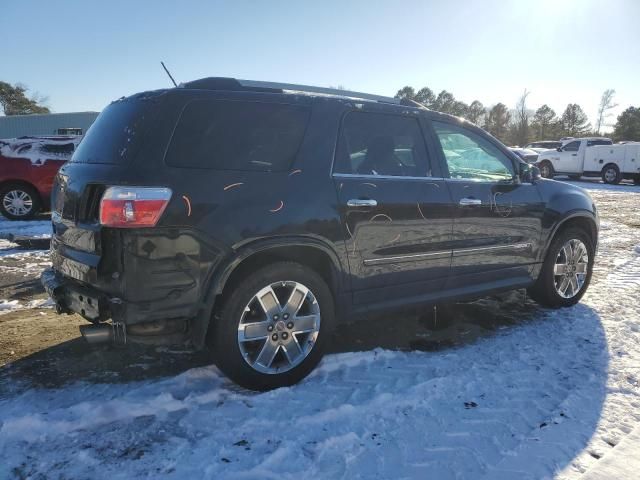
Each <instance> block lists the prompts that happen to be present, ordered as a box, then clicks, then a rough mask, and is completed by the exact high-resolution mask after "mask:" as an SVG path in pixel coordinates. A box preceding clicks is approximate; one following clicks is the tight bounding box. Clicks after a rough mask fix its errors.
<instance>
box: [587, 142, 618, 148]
mask: <svg viewBox="0 0 640 480" xmlns="http://www.w3.org/2000/svg"><path fill="white" fill-rule="evenodd" d="M596 145H613V142H612V141H611V140H589V141H587V147H595V146H596Z"/></svg>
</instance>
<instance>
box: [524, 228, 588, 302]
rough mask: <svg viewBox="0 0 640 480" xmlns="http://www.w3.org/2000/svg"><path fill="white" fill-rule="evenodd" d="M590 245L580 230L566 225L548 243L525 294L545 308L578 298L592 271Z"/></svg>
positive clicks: (586, 235) (584, 233)
mask: <svg viewBox="0 0 640 480" xmlns="http://www.w3.org/2000/svg"><path fill="white" fill-rule="evenodd" d="M594 254H595V251H594V245H593V241H592V239H591V237H590V236H589V235H588V234H587V233H586V232H585V231H584V230H582V229H579V228H568V229H566V230H564V231H561V232H560V233H559V234H558V235H556V237H555V238H554V239H553V241H552V242H551V245H550V246H549V250H548V252H547V256H546V258H545V260H544V263H543V264H542V269H541V270H540V275H539V276H538V279H537V280H536V282H535V284H534V285H533V286H532V287H530V288H529V289H528V292H529V295H530V296H531V298H533V299H534V300H535V301H536V302H538V303H539V304H541V305H543V306H545V307H551V308H560V307H570V306H572V305H575V304H576V303H578V302H579V301H580V299H581V298H582V296H583V295H584V293H585V292H586V290H587V287H588V286H589V282H590V281H591V274H592V273H593V262H594Z"/></svg>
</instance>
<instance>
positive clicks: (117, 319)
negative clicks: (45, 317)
mask: <svg viewBox="0 0 640 480" xmlns="http://www.w3.org/2000/svg"><path fill="white" fill-rule="evenodd" d="M40 280H41V282H42V285H43V286H44V288H45V290H46V292H47V293H48V294H49V296H50V297H51V298H52V299H53V301H54V302H55V304H56V312H57V313H58V314H69V315H70V314H73V313H77V314H79V315H81V316H82V317H84V318H85V319H86V320H88V321H90V322H92V323H94V324H96V325H95V327H96V328H95V329H94V330H95V331H94V330H91V329H88V330H87V329H85V330H84V331H83V327H81V332H82V334H83V336H84V337H85V338H86V339H87V340H89V341H90V342H91V343H100V342H101V340H97V341H94V340H92V338H96V337H97V336H98V330H97V329H102V330H105V331H106V329H107V328H108V329H112V330H113V332H111V333H110V334H109V335H107V334H106V333H104V332H102V333H100V334H99V336H100V338H105V339H106V340H105V341H115V342H117V343H125V342H126V341H133V342H136V343H146V344H153V345H167V344H176V343H184V342H185V341H186V340H187V339H188V324H189V323H188V321H187V320H186V319H184V318H177V319H176V318H172V319H153V320H149V321H147V322H141V321H140V311H139V308H137V306H136V305H135V304H133V303H130V302H126V301H123V300H122V299H120V298H117V297H112V296H109V295H107V294H105V293H103V292H100V291H98V290H96V289H95V288H91V287H87V286H85V285H82V284H80V283H78V282H77V281H75V280H73V279H70V278H69V277H66V276H64V275H62V274H61V273H60V272H58V271H56V270H55V269H53V268H49V269H47V270H45V271H44V272H43V273H42V276H41V277H40ZM129 314H133V317H134V322H130V321H129V320H130V319H129V318H128V315H129ZM109 319H112V324H111V325H109V324H103V325H101V322H105V321H107V320H109ZM89 328H91V327H89ZM87 332H89V333H91V335H85V333H87Z"/></svg>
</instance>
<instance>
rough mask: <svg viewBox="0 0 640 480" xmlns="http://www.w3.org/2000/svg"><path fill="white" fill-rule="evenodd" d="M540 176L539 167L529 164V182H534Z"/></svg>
mask: <svg viewBox="0 0 640 480" xmlns="http://www.w3.org/2000/svg"><path fill="white" fill-rule="evenodd" d="M541 178H542V173H541V172H540V169H539V168H538V167H536V166H535V165H532V166H531V183H536V182H537V181H538V180H540V179H541Z"/></svg>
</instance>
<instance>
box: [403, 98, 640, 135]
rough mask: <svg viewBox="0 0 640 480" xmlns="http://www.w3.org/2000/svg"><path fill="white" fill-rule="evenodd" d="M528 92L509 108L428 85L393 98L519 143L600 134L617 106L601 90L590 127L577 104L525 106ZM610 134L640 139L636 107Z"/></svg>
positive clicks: (625, 115) (623, 113)
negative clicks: (458, 97) (466, 99)
mask: <svg viewBox="0 0 640 480" xmlns="http://www.w3.org/2000/svg"><path fill="white" fill-rule="evenodd" d="M530 93H531V92H529V91H528V90H525V91H524V92H523V93H522V95H521V96H520V98H519V99H518V101H517V102H516V105H515V107H514V108H512V109H510V108H508V107H507V106H506V105H505V104H504V103H501V102H500V103H497V104H495V105H493V106H492V107H490V108H489V107H485V106H484V105H483V103H482V102H480V101H479V100H474V101H473V102H471V103H470V104H467V103H465V102H462V101H460V100H456V98H455V97H454V96H453V94H452V93H451V92H448V91H446V90H442V91H441V92H440V93H438V94H437V95H436V94H435V93H434V92H433V90H431V89H430V88H429V87H423V88H421V89H419V90H417V91H416V90H415V89H414V88H413V87H411V86H406V87H403V88H401V89H400V90H398V93H396V95H395V97H396V98H407V99H410V100H415V101H416V102H419V103H421V104H423V105H424V106H425V107H427V108H429V109H431V110H435V111H437V112H444V113H449V114H451V115H455V116H457V117H462V118H465V119H467V120H469V121H470V122H472V123H475V124H476V125H478V126H481V127H482V128H484V129H485V130H487V131H488V132H489V133H491V134H492V135H493V136H494V137H496V138H498V139H499V140H500V141H502V142H503V143H505V144H507V145H520V146H523V145H526V144H527V143H529V142H531V141H535V140H558V139H559V138H562V137H581V136H598V135H601V131H602V128H603V127H605V126H610V124H608V123H607V120H608V118H609V117H611V113H610V111H611V110H612V109H614V108H615V107H617V106H618V105H617V104H616V103H614V95H615V90H613V89H608V90H605V92H604V93H603V94H602V97H601V99H600V104H599V108H598V116H597V119H596V126H595V128H593V127H592V126H591V123H590V122H589V118H588V117H587V115H586V114H585V113H584V110H583V109H582V107H581V106H580V105H578V104H577V103H569V104H568V105H567V107H566V108H565V109H564V111H563V112H562V114H560V115H558V114H557V113H556V112H555V111H554V110H553V109H552V108H551V107H550V106H549V105H547V104H544V105H542V106H541V107H539V108H538V109H537V110H535V111H534V110H531V109H529V108H528V105H527V98H528V96H529V94H530ZM612 136H613V138H614V140H636V141H640V108H635V107H629V108H628V109H627V110H625V111H624V112H622V113H621V114H620V115H619V116H618V118H617V121H616V123H615V125H614V130H613V134H612Z"/></svg>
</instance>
